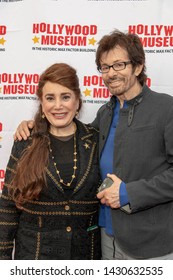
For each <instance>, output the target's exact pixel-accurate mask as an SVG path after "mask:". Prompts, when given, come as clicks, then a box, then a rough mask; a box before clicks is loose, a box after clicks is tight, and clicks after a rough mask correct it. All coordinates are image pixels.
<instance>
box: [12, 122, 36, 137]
mask: <svg viewBox="0 0 173 280" xmlns="http://www.w3.org/2000/svg"><path fill="white" fill-rule="evenodd" d="M33 127H34V121H32V120H30V121H22V122H21V123H20V124H19V125H18V127H17V130H16V132H15V134H14V135H13V138H14V140H19V141H21V140H22V139H24V140H26V139H27V138H28V137H29V136H30V131H29V128H33Z"/></svg>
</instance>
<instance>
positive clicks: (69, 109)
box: [41, 81, 79, 136]
mask: <svg viewBox="0 0 173 280" xmlns="http://www.w3.org/2000/svg"><path fill="white" fill-rule="evenodd" d="M41 105H42V111H43V113H44V114H45V117H46V118H47V120H48V122H49V123H50V132H51V133H52V134H54V135H64V136H65V135H69V134H70V133H71V132H72V130H73V118H74V117H75V114H76V111H77V110H78V108H79V100H78V99H77V98H76V95H75V93H74V92H73V91H72V90H70V89H69V88H67V87H64V86H62V85H60V84H57V83H52V82H49V81H48V82H46V84H45V85H44V87H43V90H42V101H41Z"/></svg>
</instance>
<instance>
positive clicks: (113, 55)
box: [101, 46, 143, 99]
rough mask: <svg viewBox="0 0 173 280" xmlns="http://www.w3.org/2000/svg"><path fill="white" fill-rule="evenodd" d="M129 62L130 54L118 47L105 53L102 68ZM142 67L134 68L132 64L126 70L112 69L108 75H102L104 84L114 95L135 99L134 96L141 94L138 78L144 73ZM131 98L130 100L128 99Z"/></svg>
mask: <svg viewBox="0 0 173 280" xmlns="http://www.w3.org/2000/svg"><path fill="white" fill-rule="evenodd" d="M127 61H129V57H128V53H127V51H126V50H125V49H122V48H121V47H120V46H116V47H115V48H114V49H112V50H110V51H109V52H105V53H103V55H102V57H101V67H103V66H110V65H113V64H115V63H118V62H127ZM142 67H143V66H142V65H140V66H137V67H136V69H133V68H132V64H128V65H126V66H125V69H123V70H120V71H116V70H114V69H113V68H112V67H111V68H110V69H109V71H108V72H107V73H102V78H103V81H104V84H105V85H106V87H107V88H108V89H109V91H110V93H111V94H112V95H115V96H117V97H120V96H122V95H125V96H126V97H127V99H130V98H133V95H136V94H138V93H139V92H138V91H139V82H138V80H137V76H138V75H139V74H140V72H141V71H142ZM128 97H129V98H128Z"/></svg>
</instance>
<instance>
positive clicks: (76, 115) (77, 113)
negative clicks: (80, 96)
mask: <svg viewBox="0 0 173 280" xmlns="http://www.w3.org/2000/svg"><path fill="white" fill-rule="evenodd" d="M78 115H79V111H78V110H77V111H76V113H75V117H76V118H77V117H78Z"/></svg>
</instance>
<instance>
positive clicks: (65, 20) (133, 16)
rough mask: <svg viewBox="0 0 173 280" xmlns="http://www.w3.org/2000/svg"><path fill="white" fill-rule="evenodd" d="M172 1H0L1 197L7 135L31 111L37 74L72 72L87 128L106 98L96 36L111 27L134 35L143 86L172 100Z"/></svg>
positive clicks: (10, 136)
mask: <svg viewBox="0 0 173 280" xmlns="http://www.w3.org/2000/svg"><path fill="white" fill-rule="evenodd" d="M172 14H173V1H172V0H138V1H137V0H126V1H124V0H0V192H1V190H2V188H3V183H4V176H5V169H6V164H7V161H8V158H9V155H10V151H11V147H12V144H13V134H14V131H15V129H16V128H17V126H18V124H19V123H20V122H21V121H22V120H24V119H26V120H27V119H32V118H33V115H34V114H35V111H36V110H37V106H38V103H37V99H36V96H35V92H36V89H37V83H38V80H39V75H40V74H41V72H42V71H44V69H45V68H47V67H48V66H49V65H51V64H53V63H55V62H66V63H69V64H70V65H72V66H73V67H75V68H76V70H77V72H78V75H79V78H80V85H81V93H82V97H83V109H82V113H81V115H80V119H81V120H82V121H84V122H86V123H88V122H91V121H92V120H93V119H94V117H95V114H96V112H97V110H98V108H99V107H100V106H101V105H102V104H104V103H105V102H107V101H108V100H109V97H110V94H109V92H108V90H107V89H106V88H105V86H104V84H103V81H102V79H101V76H100V74H99V73H98V72H97V69H96V65H95V52H96V49H97V43H98V41H99V39H101V37H102V36H103V35H105V34H107V33H110V32H111V31H113V30H114V29H115V28H117V29H120V30H121V31H129V32H131V33H136V34H138V35H139V36H140V38H141V41H142V43H143V46H144V49H145V53H146V60H147V74H148V80H147V84H148V85H149V87H151V88H152V89H153V90H156V91H159V92H165V93H168V94H170V95H173V74H172V66H173V17H172Z"/></svg>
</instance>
